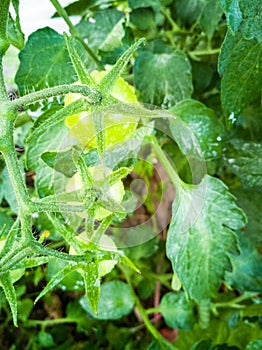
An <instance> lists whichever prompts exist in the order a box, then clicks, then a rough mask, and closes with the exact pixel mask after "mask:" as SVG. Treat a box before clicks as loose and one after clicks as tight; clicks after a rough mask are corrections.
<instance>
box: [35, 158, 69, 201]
mask: <svg viewBox="0 0 262 350" xmlns="http://www.w3.org/2000/svg"><path fill="white" fill-rule="evenodd" d="M35 172H36V178H35V189H36V193H37V194H38V196H39V198H44V197H46V196H51V195H54V194H55V193H56V194H57V193H60V192H62V191H64V190H65V186H66V182H67V178H66V177H65V176H64V175H63V174H61V173H59V172H56V171H55V170H52V169H51V168H49V167H48V166H47V165H45V164H41V166H39V167H38V168H36V169H35ZM54 199H55V200H54V201H56V197H55V198H54Z"/></svg>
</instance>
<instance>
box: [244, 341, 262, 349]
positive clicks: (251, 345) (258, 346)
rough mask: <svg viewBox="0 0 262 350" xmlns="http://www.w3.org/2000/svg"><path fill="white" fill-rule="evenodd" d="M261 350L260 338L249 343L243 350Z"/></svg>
mask: <svg viewBox="0 0 262 350" xmlns="http://www.w3.org/2000/svg"><path fill="white" fill-rule="evenodd" d="M261 349H262V338H260V339H257V340H255V341H254V342H252V343H249V344H248V345H247V347H246V348H245V350H261Z"/></svg>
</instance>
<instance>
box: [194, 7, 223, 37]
mask: <svg viewBox="0 0 262 350" xmlns="http://www.w3.org/2000/svg"><path fill="white" fill-rule="evenodd" d="M222 14H223V10H222V8H221V6H220V5H219V3H218V1H217V0H208V1H206V4H205V7H204V8H203V10H202V12H201V15H200V17H199V24H200V26H201V27H202V28H203V30H204V32H205V33H206V35H207V37H208V38H209V40H210V39H211V38H212V36H213V34H214V32H215V30H216V29H217V26H218V23H219V21H220V20H221V17H222Z"/></svg>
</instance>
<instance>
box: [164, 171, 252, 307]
mask: <svg viewBox="0 0 262 350" xmlns="http://www.w3.org/2000/svg"><path fill="white" fill-rule="evenodd" d="M172 211H173V216H172V221H171V224H170V227H169V230H168V238H167V256H168V258H169V259H170V260H171V262H172V266H173V270H174V271H175V272H176V273H177V275H178V277H179V279H180V281H181V283H182V285H183V287H184V289H185V291H186V292H187V293H188V295H189V296H190V298H193V299H195V300H201V299H208V298H210V297H211V296H213V295H215V294H216V292H217V290H218V288H219V285H220V283H221V282H222V281H223V278H224V273H225V270H226V269H230V266H231V264H230V258H231V255H230V253H235V252H236V251H237V237H236V235H235V233H234V232H233V231H232V230H235V229H239V228H241V227H243V226H244V225H245V223H246V218H245V216H244V213H243V212H242V210H241V209H240V208H238V207H237V206H236V204H235V202H234V197H233V195H231V194H230V193H229V192H228V189H227V187H226V185H225V184H224V183H223V182H222V181H220V180H218V179H217V178H213V177H211V176H208V175H207V176H205V177H204V179H203V180H202V182H201V183H200V184H199V185H197V186H193V185H185V184H184V185H183V187H182V188H181V190H180V191H179V193H178V194H177V199H176V200H175V201H174V203H173V208H172Z"/></svg>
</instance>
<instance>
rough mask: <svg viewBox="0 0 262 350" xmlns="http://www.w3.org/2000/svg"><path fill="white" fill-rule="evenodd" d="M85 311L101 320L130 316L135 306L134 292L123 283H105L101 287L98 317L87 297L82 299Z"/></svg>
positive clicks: (81, 302)
mask: <svg viewBox="0 0 262 350" xmlns="http://www.w3.org/2000/svg"><path fill="white" fill-rule="evenodd" d="M80 304H81V305H82V307H83V309H84V310H86V311H87V312H88V313H89V314H91V315H92V316H93V317H94V318H98V319H99V320H117V319H119V318H121V317H123V316H125V315H128V314H129V313H130V312H131V311H132V309H133V306H134V298H133V294H132V290H131V288H130V287H129V285H128V284H126V283H124V282H122V281H110V282H105V283H103V284H102V286H101V293H100V299H99V302H98V307H97V315H96V314H94V312H93V311H92V309H91V307H90V305H89V303H88V302H87V299H86V297H82V298H81V299H80Z"/></svg>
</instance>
